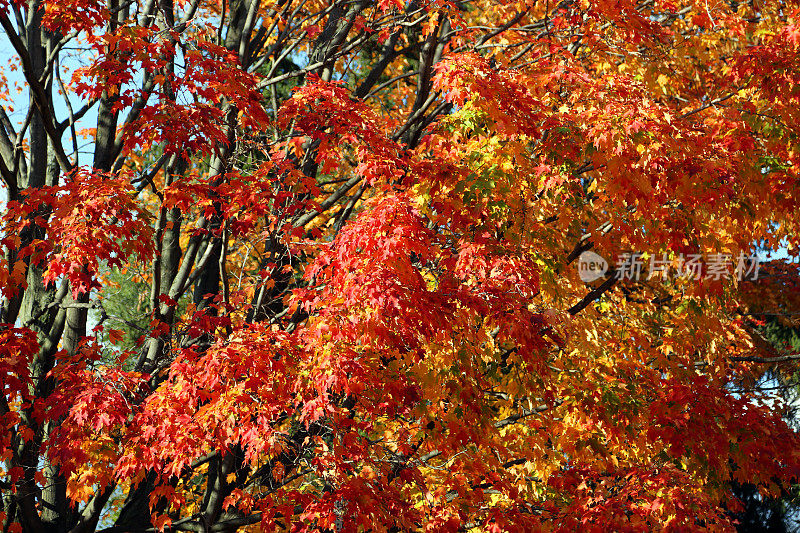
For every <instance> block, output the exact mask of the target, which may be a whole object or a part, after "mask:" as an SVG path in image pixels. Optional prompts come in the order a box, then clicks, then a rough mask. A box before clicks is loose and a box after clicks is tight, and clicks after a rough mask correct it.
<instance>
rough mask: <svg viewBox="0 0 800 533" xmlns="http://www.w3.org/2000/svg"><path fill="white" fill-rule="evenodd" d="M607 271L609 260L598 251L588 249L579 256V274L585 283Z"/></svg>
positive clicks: (598, 277) (600, 276)
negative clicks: (598, 253) (597, 252)
mask: <svg viewBox="0 0 800 533" xmlns="http://www.w3.org/2000/svg"><path fill="white" fill-rule="evenodd" d="M606 272H608V261H606V260H605V259H603V258H602V257H600V256H599V255H597V254H596V253H594V252H589V251H586V252H583V253H582V254H581V255H580V256H579V257H578V275H579V276H580V278H581V281H583V282H584V283H589V282H590V281H594V280H596V279H600V278H602V277H603V276H604V275H605V273H606Z"/></svg>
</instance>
